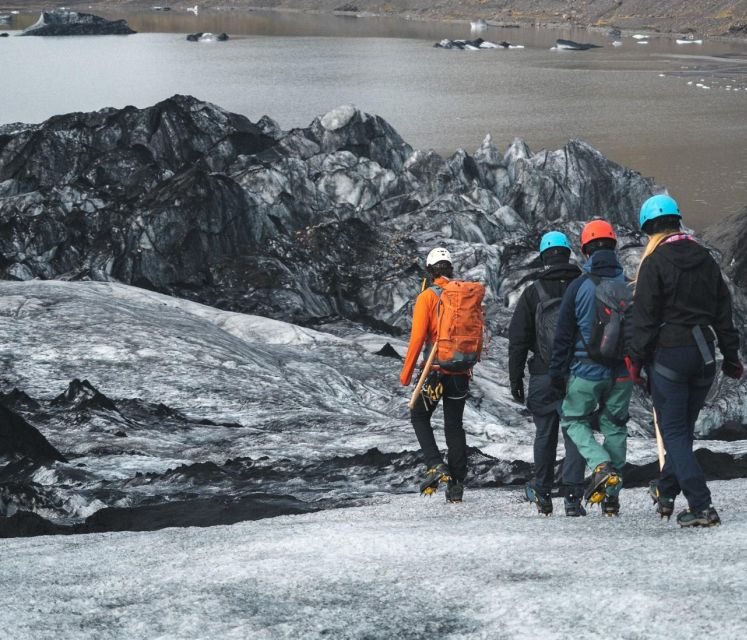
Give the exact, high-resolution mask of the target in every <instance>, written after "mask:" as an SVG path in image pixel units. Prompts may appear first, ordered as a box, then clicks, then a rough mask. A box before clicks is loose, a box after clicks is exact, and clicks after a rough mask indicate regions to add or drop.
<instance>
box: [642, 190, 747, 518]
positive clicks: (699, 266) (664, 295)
mask: <svg viewBox="0 0 747 640" xmlns="http://www.w3.org/2000/svg"><path fill="white" fill-rule="evenodd" d="M681 218H682V216H681V214H680V211H679V207H678V206H677V203H676V202H675V201H674V200H673V199H672V198H670V197H669V196H667V195H657V196H653V197H652V198H649V199H648V200H646V202H644V203H643V206H642V207H641V216H640V224H641V229H642V230H643V231H644V232H645V233H646V234H647V235H648V236H649V242H648V246H647V247H646V250H645V252H644V255H643V258H642V260H641V265H640V267H639V270H638V278H637V282H636V289H635V296H634V305H633V323H634V328H635V334H634V337H633V341H632V345H631V350H630V351H631V353H630V356H631V362H630V370H631V377H633V379H634V381H636V382H638V383H642V382H643V380H642V379H641V375H640V374H641V368H642V367H646V369H647V371H648V374H649V380H650V384H651V395H652V398H653V401H654V411H655V417H656V418H657V419H658V420H657V421H658V428H659V430H660V432H661V436H662V438H663V440H664V448H665V449H666V458H665V463H664V468H663V469H662V472H661V475H660V477H659V480H658V483H652V486H651V487H650V492H651V497H652V498H653V500H654V502H655V504H656V505H657V511H658V512H659V514H660V515H661V516H662V517H667V518H668V517H669V516H670V515H671V514H672V513H673V511H674V499H675V497H676V496H677V494H678V493H680V491H682V493H684V495H685V498H686V499H687V503H688V505H689V508H688V509H686V510H685V511H682V512H681V513H680V514H679V515H678V516H677V523H678V524H679V525H680V526H683V527H689V526H713V525H717V524H719V523H720V519H719V516H718V513H717V512H716V510H715V509H714V508H713V506H712V505H711V493H710V491H709V490H708V486H707V485H706V481H705V476H704V475H703V471H702V470H701V468H700V465H699V464H698V461H697V459H696V458H695V455H694V453H693V437H694V431H695V421H696V420H697V417H698V413H700V410H701V409H702V407H703V405H704V403H705V399H706V396H707V394H708V390H709V388H710V386H711V384H712V383H713V380H714V377H715V375H716V363H715V359H714V354H715V347H714V341H717V342H718V347H719V350H720V351H721V353H722V354H723V356H724V362H723V364H722V366H721V370H722V371H723V373H724V374H725V375H727V376H729V377H731V378H735V379H737V380H738V379H739V378H741V377H742V374H743V373H744V368H743V366H742V363H741V362H740V360H739V333H738V331H737V330H736V329H735V327H734V322H733V319H732V304H731V295H730V293H729V289H728V288H727V286H726V283H725V282H724V279H723V277H722V275H721V269H720V268H719V266H718V264H717V263H716V261H715V260H714V259H713V257H712V256H711V254H710V253H709V252H708V250H707V249H705V248H704V247H702V246H701V245H700V244H698V242H697V241H696V240H695V238H694V237H693V236H692V235H690V234H688V233H683V232H682V230H681V225H680V220H681Z"/></svg>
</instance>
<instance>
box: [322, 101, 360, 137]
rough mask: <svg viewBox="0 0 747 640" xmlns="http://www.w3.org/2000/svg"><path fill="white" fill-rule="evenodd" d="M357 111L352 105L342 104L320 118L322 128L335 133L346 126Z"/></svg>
mask: <svg viewBox="0 0 747 640" xmlns="http://www.w3.org/2000/svg"><path fill="white" fill-rule="evenodd" d="M356 111H357V109H356V108H355V107H354V106H353V105H352V104H344V105H342V106H339V107H337V108H335V109H332V111H328V112H327V113H325V114H324V115H323V116H322V120H321V122H322V126H323V127H324V128H325V129H326V130H327V131H337V130H338V129H342V128H343V127H344V126H346V125H347V124H348V123H349V122H350V121H351V120H352V119H353V116H354V115H355V113H356Z"/></svg>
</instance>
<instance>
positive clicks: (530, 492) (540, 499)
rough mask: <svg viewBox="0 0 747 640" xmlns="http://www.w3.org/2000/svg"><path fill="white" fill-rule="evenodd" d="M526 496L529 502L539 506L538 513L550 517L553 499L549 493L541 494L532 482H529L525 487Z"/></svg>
mask: <svg viewBox="0 0 747 640" xmlns="http://www.w3.org/2000/svg"><path fill="white" fill-rule="evenodd" d="M524 495H525V496H526V497H527V500H529V502H532V503H533V504H535V505H537V512H538V513H539V514H540V515H543V516H549V515H550V514H551V513H552V499H551V498H550V492H549V491H548V492H540V491H538V490H537V488H536V487H535V486H534V485H533V484H532V483H531V482H527V484H526V486H525V487H524Z"/></svg>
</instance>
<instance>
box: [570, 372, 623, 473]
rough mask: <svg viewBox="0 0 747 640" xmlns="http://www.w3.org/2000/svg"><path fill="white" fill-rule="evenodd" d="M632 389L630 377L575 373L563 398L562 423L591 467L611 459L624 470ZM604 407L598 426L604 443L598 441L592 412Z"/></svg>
mask: <svg viewBox="0 0 747 640" xmlns="http://www.w3.org/2000/svg"><path fill="white" fill-rule="evenodd" d="M632 392H633V383H632V382H631V381H630V380H621V381H616V380H612V379H607V380H586V379H584V378H579V377H576V376H572V377H571V380H570V383H569V384H568V391H567V393H566V396H565V400H564V401H563V409H562V418H561V421H560V426H561V427H563V428H564V429H567V430H568V436H569V437H570V439H571V440H573V442H574V444H575V445H576V447H577V448H578V450H579V452H580V453H581V455H582V456H583V457H584V458H585V459H586V464H587V466H588V467H589V469H591V470H594V468H595V467H596V466H597V465H598V464H601V463H602V462H611V463H612V466H613V467H615V469H617V470H618V471H622V468H623V465H624V464H625V455H626V453H627V440H628V428H627V426H626V423H627V421H628V405H629V404H630V395H631V393H632ZM600 407H601V412H600V416H599V427H600V430H601V432H602V435H603V436H604V444H599V443H598V442H597V441H596V439H595V438H594V433H593V432H592V430H591V423H590V418H591V415H592V414H593V413H594V412H595V411H597V410H598V409H599V408H600Z"/></svg>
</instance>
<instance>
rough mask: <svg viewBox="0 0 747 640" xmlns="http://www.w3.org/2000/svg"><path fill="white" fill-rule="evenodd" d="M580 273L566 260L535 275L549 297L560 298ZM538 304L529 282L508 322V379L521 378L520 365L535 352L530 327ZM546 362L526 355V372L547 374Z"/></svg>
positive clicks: (524, 363) (535, 345) (535, 336)
mask: <svg viewBox="0 0 747 640" xmlns="http://www.w3.org/2000/svg"><path fill="white" fill-rule="evenodd" d="M579 275H581V269H579V268H578V267H577V266H576V265H575V264H570V263H567V262H564V263H561V264H553V265H550V266H548V267H547V268H546V269H545V270H544V271H542V272H541V273H540V274H538V277H537V279H538V280H541V281H542V286H543V288H544V289H545V291H546V292H547V295H549V296H550V297H551V298H562V297H563V294H564V293H565V290H566V289H567V288H568V285H569V284H570V283H571V282H572V281H573V280H575V279H576V278H577V277H578V276H579ZM538 304H539V293H537V289H536V287H535V285H534V283H532V284H531V285H530V286H528V287H527V288H526V289H524V291H523V292H522V294H521V297H520V298H519V301H518V302H517V303H516V309H514V315H513V316H512V317H511V324H510V325H509V327H508V375H509V378H510V379H511V380H512V381H516V380H519V379H521V378H523V377H524V366H525V365H526V363H527V356H528V355H529V352H530V351H531V352H532V353H537V350H538V347H537V335H536V333H535V327H534V314H535V312H536V310H537V305H538ZM547 368H548V363H545V362H542V361H541V360H540V359H539V358H536V357H534V356H532V357H531V358H529V373H530V374H531V375H540V374H544V373H547Z"/></svg>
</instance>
